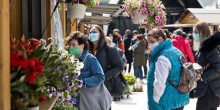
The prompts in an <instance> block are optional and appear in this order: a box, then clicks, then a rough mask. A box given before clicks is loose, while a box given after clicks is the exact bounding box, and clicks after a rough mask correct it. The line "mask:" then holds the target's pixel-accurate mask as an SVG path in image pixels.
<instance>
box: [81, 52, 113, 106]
mask: <svg viewBox="0 0 220 110" xmlns="http://www.w3.org/2000/svg"><path fill="white" fill-rule="evenodd" d="M87 56H88V55H86V56H85V58H84V60H83V63H84V61H85V59H86V58H87ZM79 96H80V103H79V108H80V110H109V108H110V107H111V104H112V97H111V95H110V93H109V92H108V90H107V88H106V87H105V85H104V84H103V83H101V84H100V85H98V86H96V87H92V88H81V90H80V92H79Z"/></svg>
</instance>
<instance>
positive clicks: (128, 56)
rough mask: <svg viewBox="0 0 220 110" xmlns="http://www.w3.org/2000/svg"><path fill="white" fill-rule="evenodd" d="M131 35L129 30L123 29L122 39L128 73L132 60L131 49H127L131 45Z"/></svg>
mask: <svg viewBox="0 0 220 110" xmlns="http://www.w3.org/2000/svg"><path fill="white" fill-rule="evenodd" d="M132 38H133V36H132V35H131V31H130V30H129V29H127V30H126V31H125V39H124V44H125V56H126V59H127V63H128V73H130V72H131V66H132V65H131V63H132V62H133V51H129V50H128V49H129V47H130V46H131V44H132V43H131V41H132Z"/></svg>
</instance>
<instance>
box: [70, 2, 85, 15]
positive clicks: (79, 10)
mask: <svg viewBox="0 0 220 110" xmlns="http://www.w3.org/2000/svg"><path fill="white" fill-rule="evenodd" d="M85 12H86V6H85V5H83V4H71V3H68V4H67V16H68V18H77V19H83V18H84V14H85Z"/></svg>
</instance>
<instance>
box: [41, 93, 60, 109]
mask: <svg viewBox="0 0 220 110" xmlns="http://www.w3.org/2000/svg"><path fill="white" fill-rule="evenodd" d="M58 97H59V96H58V95H57V96H52V97H51V99H50V100H49V101H46V102H42V103H40V104H39V107H40V110H52V108H53V106H54V104H55V103H56V101H57V99H58Z"/></svg>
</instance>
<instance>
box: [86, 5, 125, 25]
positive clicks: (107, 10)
mask: <svg viewBox="0 0 220 110" xmlns="http://www.w3.org/2000/svg"><path fill="white" fill-rule="evenodd" d="M120 7H121V4H107V3H100V4H99V6H94V7H92V8H87V9H86V12H87V14H86V16H85V17H84V18H83V19H82V21H84V22H85V23H86V24H109V23H110V22H111V20H112V17H114V16H118V15H119V14H120V13H121V12H122V11H123V9H121V8H120Z"/></svg>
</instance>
